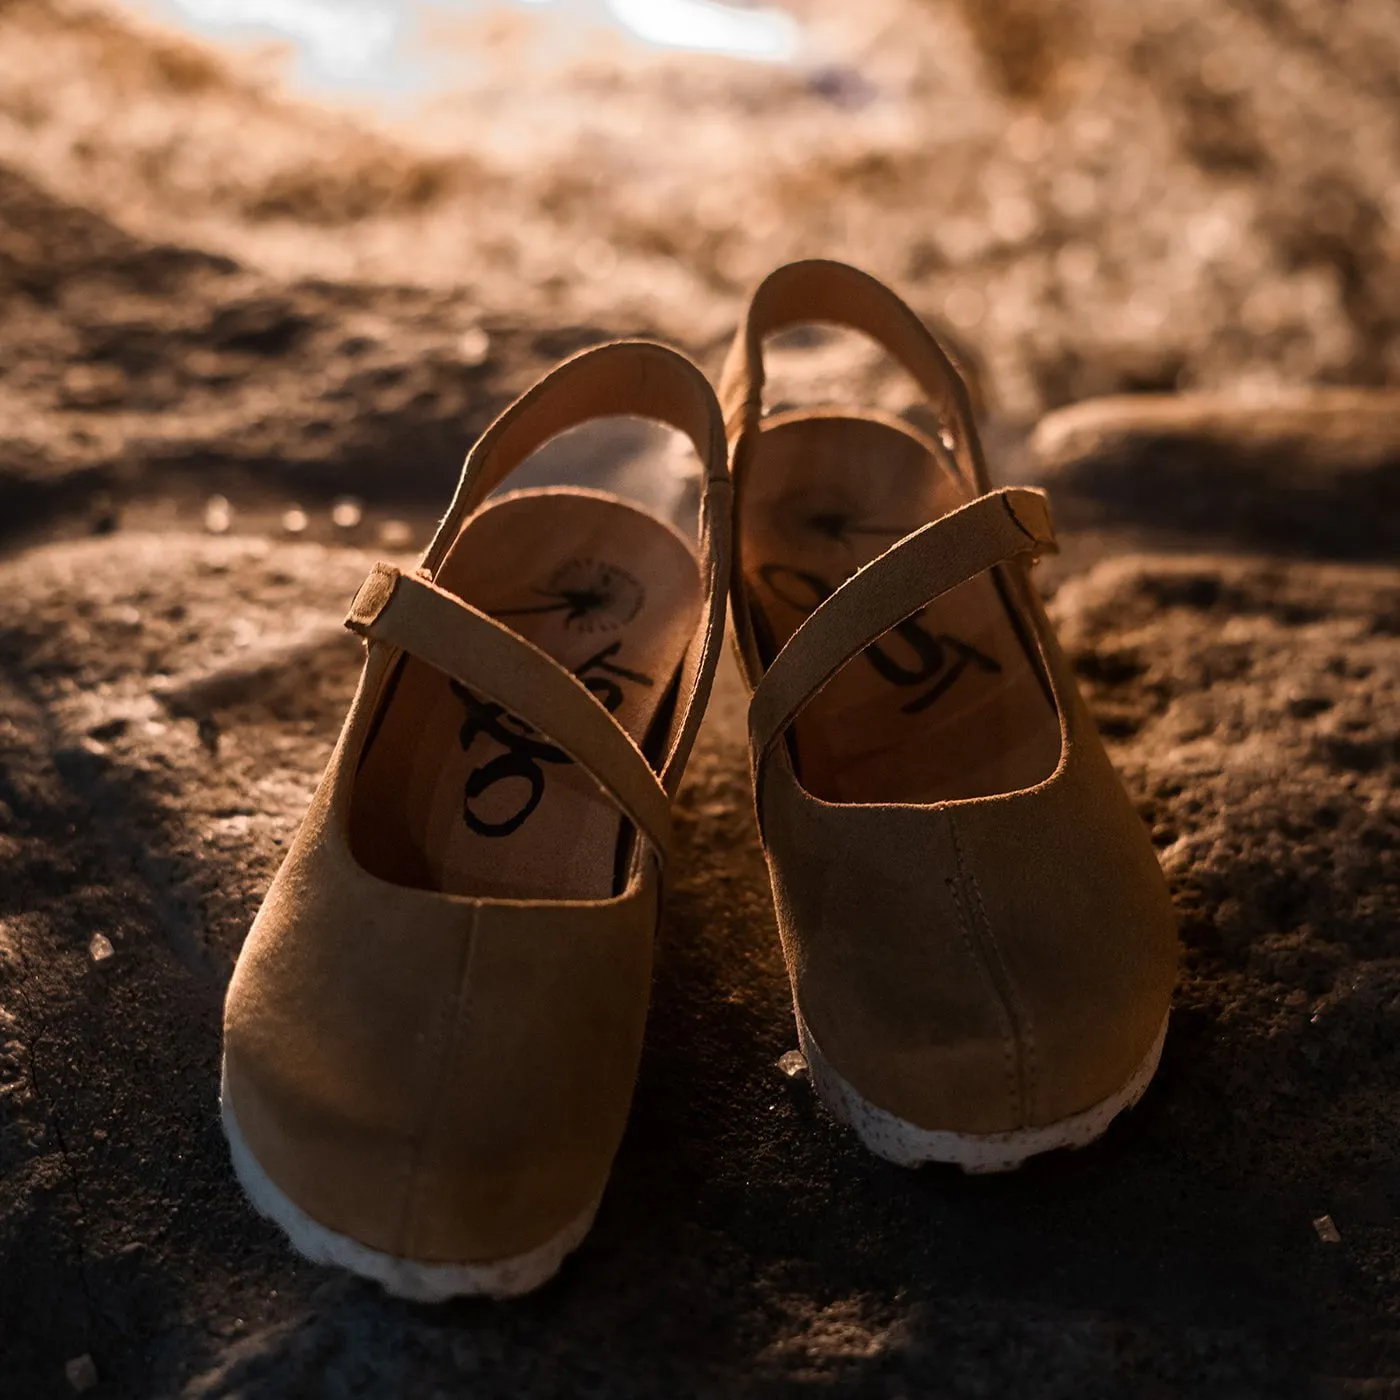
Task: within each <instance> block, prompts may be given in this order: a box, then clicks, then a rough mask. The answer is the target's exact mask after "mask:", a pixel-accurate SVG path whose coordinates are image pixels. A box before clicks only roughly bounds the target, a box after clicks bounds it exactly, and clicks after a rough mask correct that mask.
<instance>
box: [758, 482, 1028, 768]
mask: <svg viewBox="0 0 1400 1400" xmlns="http://www.w3.org/2000/svg"><path fill="white" fill-rule="evenodd" d="M1054 549H1055V532H1054V527H1053V525H1052V524H1051V521H1050V504H1049V501H1048V500H1047V499H1046V496H1045V493H1044V492H1043V491H1037V490H1034V489H1032V488H1030V487H1024V486H1013V487H1004V488H1002V489H1001V490H999V491H992V492H989V493H988V494H987V495H985V496H979V497H978V498H977V499H976V500H975V501H972V502H970V503H969V504H968V505H965V506H962V507H960V508H959V509H958V510H954V511H950V512H949V513H948V514H947V515H944V516H941V517H940V518H939V519H937V520H935V521H932V522H931V523H930V524H928V525H925V526H923V527H921V528H920V529H918V530H915V531H914V532H913V533H912V534H908V535H905V537H904V538H903V539H902V540H900V541H899V542H898V543H897V544H894V545H891V547H890V548H889V549H887V550H886V551H885V552H884V553H883V554H881V555H878V556H877V557H876V558H874V559H872V560H871V561H870V562H869V563H868V564H866V565H865V566H864V567H863V568H861V569H858V570H857V571H856V572H855V573H854V574H852V575H851V576H850V578H848V579H847V580H846V581H845V583H843V584H842V585H841V587H840V588H838V589H837V590H836V591H835V592H834V593H833V594H832V595H831V596H830V597H829V598H827V599H826V601H825V602H824V603H822V604H821V605H820V606H819V607H817V608H816V609H815V610H814V611H813V612H811V613H809V614H808V616H807V617H806V618H805V619H804V620H803V621H802V624H801V625H800V626H799V627H798V628H797V630H796V631H795V632H794V633H793V634H792V636H790V637H789V638H788V640H787V643H786V645H785V646H784V647H783V649H782V650H781V651H780V652H779V653H778V654H777V656H775V657H774V658H773V664H772V665H771V666H769V667H768V669H767V670H766V671H765V672H764V673H763V676H762V677H761V678H760V680H759V682H758V684H757V686H755V688H754V693H753V700H752V702H751V704H750V706H749V738H750V741H751V743H752V745H753V756H754V763H755V766H757V765H758V764H759V763H760V762H761V761H762V759H763V758H764V756H765V755H766V754H767V752H768V750H769V748H770V747H771V746H772V745H773V743H774V742H775V741H776V740H777V739H778V738H779V737H780V736H781V735H782V733H783V731H784V730H785V729H786V728H787V727H788V725H790V724H791V723H792V722H793V720H794V719H796V718H797V716H798V715H799V714H800V713H801V711H802V709H803V708H804V706H806V704H807V703H808V701H810V700H811V699H812V697H813V696H815V695H816V694H817V692H818V691H819V690H820V689H821V688H822V686H824V685H825V684H826V683H827V681H829V680H830V679H831V678H832V676H834V675H835V674H836V673H837V672H838V671H839V670H840V669H841V668H842V667H843V666H844V665H845V664H846V663H847V662H848V661H850V660H851V659H852V658H853V657H856V656H859V655H860V653H861V652H862V651H864V650H865V648H866V647H868V646H869V645H870V644H871V643H872V642H875V641H878V640H879V639H880V638H881V637H882V636H884V634H885V633H886V632H888V631H889V630H890V628H892V627H897V626H899V624H900V623H901V622H903V621H904V619H905V618H907V617H912V616H913V615H914V614H915V613H917V612H918V611H919V610H920V609H921V608H923V607H925V606H927V605H928V604H929V603H931V602H933V600H934V599H935V598H937V597H938V596H939V595H940V594H942V593H946V592H947V591H948V590H949V589H950V588H956V587H957V586H958V584H960V583H966V582H967V580H968V579H970V578H974V577H976V575H978V574H980V573H982V571H983V570H985V569H990V568H991V567H992V566H993V565H995V564H1004V563H1005V562H1006V561H1007V560H1009V559H1014V558H1016V557H1017V556H1018V555H1026V554H1031V555H1036V554H1044V553H1053V552H1054Z"/></svg>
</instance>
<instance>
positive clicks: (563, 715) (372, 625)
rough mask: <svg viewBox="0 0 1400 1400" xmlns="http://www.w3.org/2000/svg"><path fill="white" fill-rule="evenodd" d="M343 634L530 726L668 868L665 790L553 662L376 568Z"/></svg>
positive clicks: (429, 591)
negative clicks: (403, 656) (401, 657)
mask: <svg viewBox="0 0 1400 1400" xmlns="http://www.w3.org/2000/svg"><path fill="white" fill-rule="evenodd" d="M345 625H346V626H347V627H348V628H350V630H351V631H352V632H358V633H360V634H361V635H362V636H365V637H369V638H370V639H372V640H373V641H376V642H384V643H386V644H387V645H389V646H392V647H397V648H398V649H399V650H401V651H404V652H407V653H408V654H409V655H410V656H415V657H417V658H418V659H419V660H420V661H426V662H427V663H428V665H430V666H434V667H436V668H437V669H438V670H439V671H442V672H444V673H445V674H446V675H449V676H451V677H452V678H453V680H456V681H460V682H461V683H462V684H463V685H464V686H467V687H468V688H469V689H470V690H472V691H474V692H477V693H479V694H481V695H484V696H486V698H487V699H489V700H494V701H495V702H496V703H497V704H498V705H502V706H504V707H505V708H506V709H507V710H508V711H509V712H510V713H511V714H512V715H514V716H515V717H516V718H517V719H521V720H524V721H525V722H526V723H527V724H531V725H533V726H534V727H535V728H536V729H537V730H538V731H539V732H540V733H541V734H542V735H543V736H544V737H545V738H547V739H549V740H550V741H551V742H552V743H555V744H557V745H558V746H559V747H560V748H561V749H563V750H564V752H565V753H567V754H568V755H569V757H570V758H572V759H573V760H574V761H575V762H576V763H579V764H581V765H582V766H583V767H584V768H585V769H587V770H588V772H589V773H590V774H591V775H592V776H593V778H594V779H595V781H596V782H597V783H598V785H599V786H600V787H602V788H603V789H604V791H606V792H607V793H608V795H609V796H610V797H611V798H612V799H613V801H614V802H616V803H617V805H618V806H619V807H620V808H621V809H622V810H623V811H624V812H625V813H626V814H627V816H628V817H630V818H631V819H632V821H633V822H635V823H636V825H637V827H638V829H639V830H640V831H641V832H642V833H643V834H644V835H645V836H646V838H647V840H648V841H650V842H651V845H652V849H653V850H654V851H655V852H656V855H657V858H658V860H660V861H662V862H664V861H665V859H666V857H667V855H668V854H669V853H670V849H671V803H670V799H669V798H668V797H667V795H666V792H665V790H664V789H663V788H662V786H661V782H660V780H659V779H658V778H657V776H656V774H655V773H654V772H653V771H652V767H651V764H649V763H648V762H647V761H646V758H645V757H644V756H643V754H642V751H641V750H640V749H639V748H638V747H637V746H636V744H635V743H633V741H632V737H631V735H629V734H628V733H627V731H626V730H625V729H623V727H622V726H621V725H620V724H619V723H618V722H617V721H616V720H615V719H614V718H613V717H612V715H611V714H609V713H608V711H607V710H606V709H604V707H603V706H602V704H601V703H600V702H599V701H598V699H597V698H596V697H595V696H594V695H593V694H592V693H591V692H590V691H589V690H588V689H587V687H586V686H584V685H583V683H582V682H581V681H579V680H578V679H577V677H575V676H572V675H570V674H569V672H568V671H566V670H565V669H564V668H563V667H562V666H561V665H559V663H558V662H557V661H555V660H554V658H553V657H552V656H549V655H548V654H546V653H545V652H543V651H541V650H540V649H539V648H538V647H536V646H534V645H532V644H531V643H530V642H527V641H526V640H525V639H524V638H523V637H522V636H520V635H519V634H518V633H516V632H513V631H511V629H510V628H509V627H506V626H503V625H502V624H501V623H499V622H497V621H496V620H495V619H494V618H492V617H488V616H487V615H486V614H485V613H483V612H480V611H478V610H477V609H476V608H474V607H472V606H471V605H470V604H468V603H465V602H463V601H462V599H460V598H458V597H457V596H456V595H455V594H452V593H447V592H444V591H443V590H442V589H441V588H438V587H437V586H436V585H434V584H432V583H430V582H429V581H428V580H427V579H425V578H422V577H420V576H419V575H416V574H404V573H400V572H399V570H398V569H396V568H394V567H393V565H392V564H376V565H375V566H374V568H373V570H371V572H370V574H369V577H368V578H366V579H365V581H364V583H362V584H361V585H360V590H359V592H358V593H356V594H355V599H354V601H353V602H352V603H351V604H350V613H349V615H348V616H347V617H346V619H345Z"/></svg>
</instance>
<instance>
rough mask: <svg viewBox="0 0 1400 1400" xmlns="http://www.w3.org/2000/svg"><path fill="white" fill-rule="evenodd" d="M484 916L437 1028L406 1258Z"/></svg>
mask: <svg viewBox="0 0 1400 1400" xmlns="http://www.w3.org/2000/svg"><path fill="white" fill-rule="evenodd" d="M480 916H481V910H480V908H479V907H477V906H473V907H472V917H471V928H470V929H469V930H468V933H467V937H466V939H465V940H464V944H465V946H464V947H463V948H462V951H461V954H460V955H459V958H458V962H457V977H456V985H455V986H454V988H453V991H452V995H451V996H450V997H449V998H447V1000H446V1002H445V1004H444V1008H443V1013H444V1014H442V1015H440V1016H439V1018H438V1020H439V1024H438V1027H437V1028H436V1030H435V1034H434V1037H433V1038H434V1041H435V1049H434V1056H435V1058H436V1061H437V1063H436V1071H435V1073H434V1074H433V1085H432V1089H431V1091H430V1093H429V1094H428V1097H427V1099H426V1101H425V1102H424V1105H423V1113H422V1117H421V1118H420V1119H419V1121H418V1125H417V1129H416V1131H415V1132H414V1134H413V1143H412V1146H411V1148H410V1150H409V1161H408V1171H407V1179H406V1180H405V1182H404V1193H403V1198H404V1207H403V1218H402V1219H401V1221H400V1223H399V1236H398V1238H399V1251H398V1252H399V1254H400V1256H402V1257H405V1258H407V1257H410V1252H411V1246H412V1243H413V1237H414V1233H415V1231H416V1230H417V1228H418V1216H419V1213H420V1210H421V1208H422V1204H423V1190H424V1176H425V1173H424V1171H423V1168H424V1165H425V1164H426V1162H427V1161H428V1157H429V1147H430V1146H431V1145H432V1142H433V1141H434V1139H435V1138H436V1137H437V1134H436V1133H435V1132H434V1126H435V1124H436V1123H437V1122H438V1121H439V1118H438V1113H439V1109H440V1106H441V1104H442V1097H443V1090H444V1089H445V1087H446V1084H447V1074H448V1070H449V1069H450V1067H451V1065H452V1058H453V1055H454V1054H455V1052H456V1049H457V1041H458V1038H459V1036H460V1032H461V1025H462V1010H463V1007H464V1005H465V1003H466V999H467V987H468V986H469V985H470V983H471V970H472V963H473V962H474V961H475V957H476V942H477V939H476V934H477V921H478V919H479V918H480Z"/></svg>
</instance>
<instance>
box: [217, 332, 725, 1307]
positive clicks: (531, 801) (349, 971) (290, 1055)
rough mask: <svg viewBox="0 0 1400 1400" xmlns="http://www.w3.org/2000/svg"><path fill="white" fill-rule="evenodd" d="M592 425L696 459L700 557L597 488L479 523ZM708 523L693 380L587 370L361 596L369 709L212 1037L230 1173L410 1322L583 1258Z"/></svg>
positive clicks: (680, 744)
mask: <svg viewBox="0 0 1400 1400" xmlns="http://www.w3.org/2000/svg"><path fill="white" fill-rule="evenodd" d="M614 415H632V416H636V417H642V418H650V419H655V420H659V421H661V422H663V423H666V424H669V425H671V426H673V427H674V428H676V429H679V430H680V431H681V432H683V433H684V434H686V435H687V436H688V437H689V438H690V440H691V442H692V443H693V444H694V447H695V450H696V452H697V453H698V455H699V458H700V464H701V469H702V476H701V482H702V495H701V508H700V547H699V552H698V555H697V552H696V550H695V548H694V547H693V546H692V544H691V543H690V542H689V541H688V540H687V539H686V538H684V537H683V536H682V535H681V534H680V533H678V532H677V531H676V530H674V529H672V528H671V526H669V525H668V524H666V523H664V522H663V521H662V520H660V519H658V518H657V517H655V516H653V515H650V514H648V513H646V512H645V511H642V510H639V509H637V508H635V507H633V506H631V505H628V504H626V503H624V502H623V501H621V500H618V499H617V498H616V497H613V496H610V495H608V494H606V493H603V492H599V491H582V490H565V489H550V490H534V491H520V492H515V493H513V494H507V495H503V496H501V495H496V496H492V497H491V499H488V496H489V495H491V493H492V492H494V491H495V489H496V487H497V486H499V485H500V483H501V482H502V481H503V480H504V479H505V477H506V476H507V475H508V474H509V473H510V472H511V471H512V470H513V469H514V468H515V467H516V466H517V465H518V464H519V463H520V462H521V461H522V460H523V459H525V458H526V457H527V456H528V455H529V454H531V453H532V452H533V451H534V450H535V449H536V448H538V447H539V446H541V445H542V444H543V443H544V442H546V441H547V440H549V439H552V438H554V437H555V436H557V435H558V434H560V433H563V432H565V431H566V430H568V429H570V428H573V427H575V426H577V425H579V424H582V423H584V422H586V421H588V420H590V419H593V418H598V417H604V416H614ZM730 513H731V499H730V490H729V476H728V469H727V464H726V459H725V442H724V427H723V423H722V421H721V419H720V415H719V408H718V405H717V403H716V401H715V397H714V393H713V391H712V390H711V389H710V387H709V385H708V383H707V382H706V381H705V379H704V378H703V377H702V376H701V374H700V372H699V371H698V370H697V369H696V368H695V367H694V366H693V365H692V364H691V363H690V362H689V361H688V360H686V359H684V358H683V357H682V356H680V355H677V354H676V353H674V352H673V351H670V350H667V349H664V348H663V347H661V346H659V345H650V344H645V343H641V342H633V343H619V344H614V345H609V346H604V347H602V348H600V349H597V350H593V351H589V352H586V353H585V354H583V355H581V356H579V357H577V358H576V359H574V360H571V361H569V362H568V363H566V364H564V365H563V366H561V367H560V368H559V369H558V370H556V371H555V372H554V373H553V374H552V375H550V376H548V377H547V378H546V379H545V380H543V381H542V382H541V383H540V384H538V385H537V386H536V387H535V388H534V389H533V390H531V391H530V392H529V393H528V394H526V395H525V397H524V398H523V399H521V400H520V401H519V402H518V403H516V404H515V405H514V406H513V407H512V408H510V409H508V410H507V411H506V413H505V414H504V415H503V416H502V417H501V418H500V419H499V420H498V421H497V422H496V423H495V424H494V425H493V426H492V427H491V428H490V429H489V430H488V431H487V432H486V434H485V435H484V436H483V437H482V438H481V440H480V441H479V442H478V443H477V444H476V446H475V448H473V450H472V452H471V454H470V455H469V456H468V458H467V462H466V467H465V469H464V471H463V475H462V481H461V485H460V486H459V488H458V491H457V495H456V497H455V499H454V500H453V502H452V505H451V508H450V509H449V510H448V512H447V515H446V518H445V519H444V521H443V523H442V525H441V527H440V529H439V530H438V533H437V536H436V538H435V539H434V540H433V542H432V544H431V545H430V546H429V547H428V550H427V553H426V554H425V555H424V557H423V560H422V563H421V565H420V566H419V567H418V568H417V569H416V570H414V571H413V572H411V573H404V572H400V571H399V570H398V569H396V568H394V567H392V566H390V565H387V564H380V565H377V566H376V567H375V569H374V570H373V572H371V574H370V575H369V577H368V578H367V579H366V580H365V583H364V585H363V586H362V587H361V589H360V591H359V593H358V594H357V595H356V597H355V599H354V601H353V603H352V604H351V607H350V615H349V618H348V619H347V625H348V626H349V627H350V628H351V629H352V630H354V631H355V632H357V633H359V634H360V635H361V636H362V637H364V639H365V640H366V642H367V648H368V649H367V656H366V660H365V664H364V669H363V672H362V674H361V676H360V683H359V688H358V690H357V692H356V694H355V698H354V701H353V703H352V704H351V707H350V714H349V717H348V719H347V720H346V722H345V727H344V729H343V730H342V732H341V735H340V740H339V743H338V744H337V745H336V748H335V752H334V753H333V755H332V756H331V760H330V765H329V767H328V768H327V769H326V773H325V776H324V778H323V779H322V781H321V784H320V787H319V788H318V790H317V792H316V795H315V797H314V798H313V800H312V803H311V809H310V811H309V812H308V813H307V816H306V818H305V820H304V822H303V823H302V826H301V828H300V830H299V832H298V833H297V836H296V838H295V840H294V842H293V843H292V846H291V848H290V850H289V852H288V854H287V858H286V861H285V863H284V864H283V866H282V868H281V870H280V871H279V872H278V874H277V877H276V879H275V880H274V881H273V884H272V888H271V889H270V890H269V892H268V894H267V898H266V900H265V902H264V903H263V906H262V908H261V910H260V911H259V913H258V916H257V919H256V920H255V922H254V924H253V927H252V931H251V932H250V934H249V936H248V939H247V942H246V944H245V946H244V948H243V951H242V954H241V956H240V958H239V960H238V965H237V968H236V970H235V972H234V975H233V980H232V983H231V985H230V987H229V991H228V998H227V1003H226V1007H225V1014H224V1061H223V1091H222V1106H223V1122H224V1127H225V1130H226V1133H227V1136H228V1140H229V1145H230V1148H231V1151H232V1156H233V1162H234V1167H235V1169H236V1171H237V1174H238V1177H239V1180H240V1181H241V1182H242V1184H243V1186H244V1188H245V1190H246V1191H247V1193H248V1195H249V1197H250V1198H251V1200H252V1202H253V1204H254V1205H255V1206H256V1207H257V1208H258V1209H259V1210H260V1211H262V1212H263V1213H264V1214H265V1215H267V1216H269V1217H271V1218H272V1219H273V1220H274V1221H276V1222H277V1224H279V1225H280V1226H281V1227H282V1228H283V1229H284V1230H285V1231H286V1233H287V1235H288V1236H289V1237H290V1239H291V1242H292V1244H293V1245H294V1246H295V1247H296V1248H297V1249H298V1250H299V1251H300V1252H301V1253H303V1254H304V1255H306V1256H307V1257H308V1258H311V1259H314V1260H318V1261H321V1262H325V1263H330V1264H336V1265H340V1266H341V1267H344V1268H347V1269H351V1270H353V1271H354V1272H356V1273H358V1274H362V1275H364V1276H366V1277H368V1278H372V1279H376V1280H378V1281H379V1282H380V1283H382V1284H383V1285H384V1286H385V1287H386V1288H388V1289H389V1290H390V1291H391V1292H394V1293H397V1294H400V1295H402V1296H404V1297H409V1298H416V1299H422V1300H436V1299H441V1298H446V1297H449V1296H451V1295H454V1294H488V1295H491V1296H495V1297H504V1296H509V1295H512V1294H518V1293H523V1292H526V1291H527V1290H529V1289H532V1288H535V1287H537V1286H538V1285H539V1284H541V1283H543V1282H544V1281H545V1280H546V1279H548V1278H549V1277H550V1276H551V1275H552V1274H553V1273H554V1272H555V1270H556V1269H558V1267H559V1265H560V1262H561V1260H562V1259H563V1257H564V1256H565V1254H567V1253H568V1252H569V1251H570V1250H571V1249H573V1248H574V1246H576V1245H577V1244H578V1243H579V1241H580V1240H581V1239H582V1238H583V1236H584V1234H585V1233H586V1232H587V1230H588V1228H589V1226H590V1224H591V1222H592V1219H593V1215H594V1211H595V1210H596V1208H597V1205H598V1200H599V1197H600V1195H601V1194H602V1191H603V1187H604V1184H605V1182H606V1180H607V1177H608V1173H609V1170H610V1167H611V1163H612V1159H613V1154H614V1153H615V1152H616V1150H617V1146H618V1143H619V1141H620V1139H621V1136H622V1131H623V1126H624V1123H625V1120H626V1117H627V1112H628V1106H629V1103H630V1100H631V1096H632V1089H633V1084H634V1081H635V1078H636V1073H637V1062H638V1057H639V1054H640V1051H641V1044H642V1031H643V1023H644V1021H645V1017H646V1009H647V1000H648V995H649V990H650V980H651V961H652V938H653V933H654V930H655V926H656V921H657V915H658V908H659V902H660V875H661V869H662V866H663V864H664V862H665V861H666V859H667V855H668V851H669V848H670V831H671V809H670V803H671V798H672V796H673V795H674V793H675V791H676V787H677V785H678V783H679V782H680V778H681V774H682V771H683V769H684V767H685V763H686V760H687V757H688V755H689V753H690V749H691V745H692V743H693V741H694V738H695V733H696V729H697V727H698V725H699V722H700V717H701V714H702V713H703V711H704V708H705V704H706V700H707V698H708V695H709V690H710V683H711V679H712V677H713V674H714V667H715V661H716V657H717V655H718V649H719V645H720V641H721V638H722V636H723V632H724V600H725V587H726V583H727V579H728V570H729V527H730Z"/></svg>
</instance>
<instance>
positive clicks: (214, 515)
mask: <svg viewBox="0 0 1400 1400" xmlns="http://www.w3.org/2000/svg"><path fill="white" fill-rule="evenodd" d="M232 524H233V507H232V506H231V505H229V503H228V497H227V496H210V497H209V499H208V500H207V501H206V502H205V503H204V528H205V529H206V530H208V531H209V533H210V534H211V535H226V534H228V529H229V526H230V525H232Z"/></svg>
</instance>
